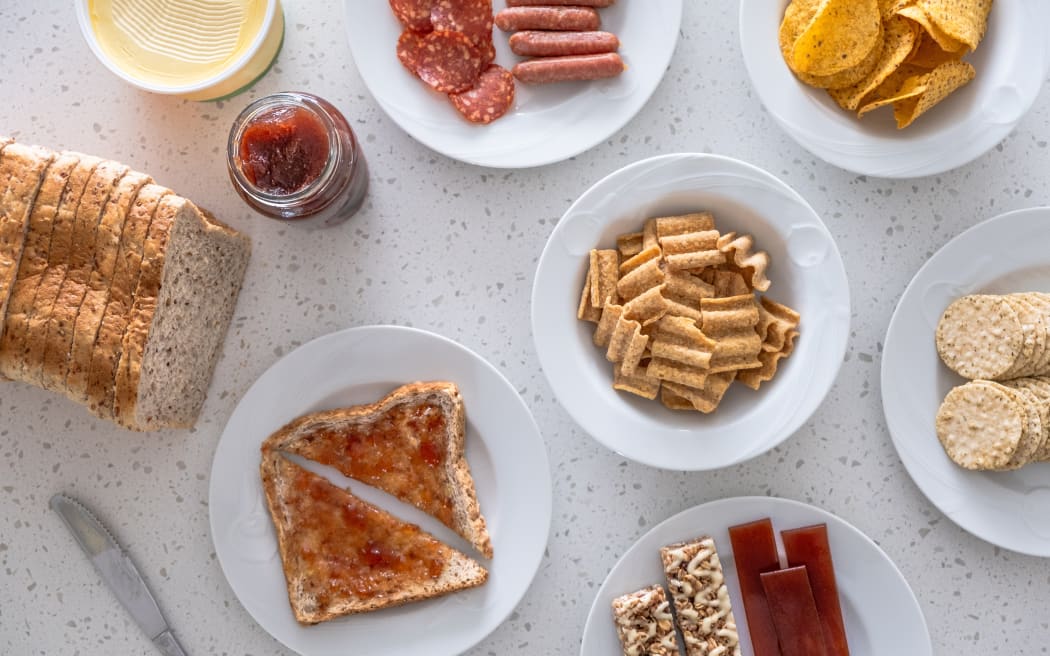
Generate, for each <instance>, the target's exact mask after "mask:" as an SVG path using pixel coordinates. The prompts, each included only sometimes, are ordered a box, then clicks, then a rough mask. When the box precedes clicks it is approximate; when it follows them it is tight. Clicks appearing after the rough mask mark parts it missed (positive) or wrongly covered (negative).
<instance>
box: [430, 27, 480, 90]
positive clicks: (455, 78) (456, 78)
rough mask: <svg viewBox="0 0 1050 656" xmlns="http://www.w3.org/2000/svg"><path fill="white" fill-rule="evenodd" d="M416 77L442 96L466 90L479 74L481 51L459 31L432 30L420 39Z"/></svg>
mask: <svg viewBox="0 0 1050 656" xmlns="http://www.w3.org/2000/svg"><path fill="white" fill-rule="evenodd" d="M422 43H423V52H422V54H421V56H420V59H419V62H418V64H417V65H416V75H418V76H419V79H421V80H423V81H424V82H426V83H427V84H429V85H430V86H431V87H432V88H433V89H434V90H435V91H440V92H441V93H456V92H459V91H466V90H467V89H469V88H471V87H472V86H474V83H475V82H476V81H477V79H478V75H480V74H481V57H482V55H481V52H480V51H479V50H478V49H477V48H476V47H474V44H473V43H471V41H470V37H468V36H467V35H465V34H462V33H460V32H446V31H444V30H434V31H433V32H431V33H430V34H427V35H426V36H424V37H423V39H422Z"/></svg>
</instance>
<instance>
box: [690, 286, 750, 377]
mask: <svg viewBox="0 0 1050 656" xmlns="http://www.w3.org/2000/svg"><path fill="white" fill-rule="evenodd" d="M700 312H701V313H702V315H703V318H702V322H701V326H700V327H701V330H703V331H704V334H705V335H707V336H708V337H710V338H711V339H713V340H715V342H716V345H715V349H714V355H713V356H712V357H711V364H710V373H721V372H726V371H735V370H739V369H757V368H760V367H761V366H762V363H761V361H759V359H758V354H759V353H760V352H761V351H762V339H761V338H760V337H759V336H758V333H757V332H755V326H756V325H757V324H758V321H759V311H758V305H757V304H756V303H755V297H754V295H752V294H742V295H739V296H730V297H726V298H705V299H702V300H701V301H700Z"/></svg>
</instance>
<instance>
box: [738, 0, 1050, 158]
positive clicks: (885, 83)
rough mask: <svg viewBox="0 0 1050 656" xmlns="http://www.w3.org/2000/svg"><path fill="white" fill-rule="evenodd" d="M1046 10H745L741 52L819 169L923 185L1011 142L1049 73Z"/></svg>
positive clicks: (876, 2)
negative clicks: (919, 180)
mask: <svg viewBox="0 0 1050 656" xmlns="http://www.w3.org/2000/svg"><path fill="white" fill-rule="evenodd" d="M1048 22H1050V3H1046V2H1043V1H1042V0H848V1H839V0H835V1H833V2H829V1H827V0H825V1H823V2H821V1H818V0H779V1H778V2H768V1H766V0H743V2H741V6H740V42H741V47H742V49H743V55H744V62H745V64H746V65H747V69H748V74H749V75H750V77H751V81H752V83H753V84H754V86H755V90H756V91H757V93H758V97H759V98H760V99H761V100H762V102H763V104H765V105H766V107H768V108H769V113H770V115H771V116H772V117H773V118H774V119H775V120H776V121H777V123H779V124H780V126H781V127H782V128H784V130H785V131H786V132H787V133H788V134H789V135H790V136H791V137H792V138H794V139H795V140H796V141H798V143H799V144H801V145H802V146H803V147H804V148H806V149H807V150H809V151H810V152H812V153H813V154H815V155H817V156H818V157H820V158H821V159H823V160H825V161H827V162H830V163H832V164H834V165H836V166H839V167H842V168H844V169H847V170H850V171H855V172H857V173H861V174H864V175H874V176H879V177H887V178H916V177H922V176H927V175H935V174H937V173H942V172H944V171H948V170H951V169H954V168H956V167H959V166H962V165H964V164H966V163H968V162H971V161H973V160H974V159H976V158H977V157H979V156H980V155H982V154H984V153H985V152H987V151H988V150H990V149H991V148H992V147H993V146H995V145H996V144H997V143H999V142H1000V141H1002V140H1003V139H1004V138H1005V137H1006V136H1007V135H1008V134H1009V133H1010V131H1011V130H1012V129H1013V128H1014V126H1015V125H1016V124H1017V123H1018V121H1020V119H1021V118H1022V117H1023V116H1024V115H1025V113H1026V112H1027V111H1028V109H1029V108H1030V107H1031V106H1032V103H1033V102H1034V101H1035V99H1036V98H1037V97H1038V95H1039V91H1040V89H1041V88H1042V85H1043V81H1044V79H1045V78H1046V73H1047V70H1048V67H1050V49H1047V47H1046V45H1045V44H1046V28H1045V26H1046V25H1047V23H1048Z"/></svg>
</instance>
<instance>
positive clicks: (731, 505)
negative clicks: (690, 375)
mask: <svg viewBox="0 0 1050 656" xmlns="http://www.w3.org/2000/svg"><path fill="white" fill-rule="evenodd" d="M767 517H768V518H769V519H771V520H772V523H773V530H774V531H775V532H776V533H778V534H779V532H780V531H783V530H786V529H793V528H800V527H804V526H812V525H815V524H826V525H827V535H828V544H829V545H830V547H831V555H832V559H833V561H834V566H835V568H834V571H835V577H836V579H837V582H838V592H839V601H840V604H841V608H842V616H843V620H844V621H845V628H846V639H847V642H848V644H849V651H850V654H852V655H853V656H882V655H883V654H908V656H930V655H931V654H933V646H932V644H931V642H930V634H929V630H928V629H927V627H926V620H925V618H924V617H923V615H922V609H921V608H920V607H919V602H918V600H916V598H915V594H914V593H913V592H912V590H911V588H910V587H909V586H908V582H907V581H906V580H905V579H904V576H903V575H902V574H901V572H900V570H899V569H897V566H896V565H894V563H893V561H892V560H890V558H889V556H887V555H886V553H885V552H883V551H882V549H880V548H879V546H878V545H876V544H875V543H874V542H872V541H871V539H870V538H868V537H867V536H865V535H864V534H863V533H861V532H860V531H859V530H858V529H856V528H855V527H853V526H852V525H850V524H849V523H847V522H846V521H844V520H842V519H840V518H838V517H836V516H835V515H832V514H831V513H829V512H827V511H824V510H821V509H820V508H815V507H813V506H810V505H807V504H804V503H800V502H798V501H792V500H789V499H778V498H774V497H735V498H731V499H721V500H718V501H712V502H710V503H705V504H703V505H699V506H696V507H694V508H690V509H688V510H685V511H683V512H681V513H678V514H677V515H675V516H674V517H671V518H670V519H668V520H666V521H664V522H662V523H660V524H658V525H657V526H655V527H653V529H652V530H650V531H649V532H648V533H646V534H645V535H643V536H642V537H641V538H639V539H638V541H637V542H635V543H634V545H633V546H631V547H630V548H629V549H628V550H627V551H626V552H625V553H624V555H623V556H622V557H621V558H620V560H619V561H617V563H616V564H615V565H614V566H613V568H612V570H611V571H610V572H609V575H608V576H606V577H605V582H604V583H602V586H601V588H599V589H598V594H597V595H596V596H595V598H594V603H593V604H592V605H591V611H590V614H589V615H588V616H587V624H586V626H585V627H584V630H583V642H582V645H581V647H580V654H581V656H599V655H602V654H619V653H622V651H621V648H620V642H619V639H618V638H617V635H616V628H615V625H614V624H613V618H612V606H611V604H612V601H613V599H615V598H617V597H619V596H620V595H623V594H627V593H630V592H633V591H635V590H640V589H641V588H644V587H646V586H650V585H654V584H663V583H664V582H665V581H664V572H663V569H662V567H661V562H660V548H661V547H664V546H666V545H670V544H675V543H679V542H682V541H688V540H695V539H696V538H698V537H701V536H709V537H711V538H714V542H715V546H716V547H717V549H718V556H719V560H721V563H722V567H723V570H724V572H725V582H726V586H727V587H728V589H729V598H730V601H731V603H732V607H733V615H734V617H735V619H736V624H737V629H738V633H739V635H740V644H741V646H742V647H743V653H744V654H751V653H754V652H753V651H752V650H751V639H750V636H749V635H748V626H747V617H746V616H745V613H744V606H743V603H742V601H741V596H740V584H739V583H738V580H737V569H736V559H735V558H734V555H733V550H732V547H731V543H730V540H729V527H730V526H736V525H739V524H745V523H748V522H753V521H756V520H760V519H763V518H767ZM778 539H779V536H778ZM780 554H781V560H782V561H784V558H783V549H781V550H780ZM889 627H892V628H889ZM682 653H685V652H682Z"/></svg>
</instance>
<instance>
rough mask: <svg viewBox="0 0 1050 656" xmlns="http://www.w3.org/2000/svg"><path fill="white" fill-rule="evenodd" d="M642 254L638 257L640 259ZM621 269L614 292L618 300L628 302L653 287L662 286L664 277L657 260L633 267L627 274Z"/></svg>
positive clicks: (650, 260)
mask: <svg viewBox="0 0 1050 656" xmlns="http://www.w3.org/2000/svg"><path fill="white" fill-rule="evenodd" d="M642 255H644V253H641V254H639V255H638V257H641V256H642ZM622 269H623V267H621V271H620V274H621V278H620V280H619V282H617V283H616V291H617V293H618V294H619V295H620V299H621V300H623V301H624V302H628V301H630V300H632V299H634V298H635V297H637V296H640V295H641V294H643V293H644V292H646V291H648V290H651V289H652V288H654V287H658V286H660V285H663V283H664V280H665V279H666V276H665V275H664V271H663V267H662V266H661V262H660V259H659V258H653V259H649V260H647V261H646V262H645V263H644V264H642V265H640V266H637V267H635V268H634V269H632V270H631V271H629V272H628V273H624V272H623V270H622Z"/></svg>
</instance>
